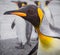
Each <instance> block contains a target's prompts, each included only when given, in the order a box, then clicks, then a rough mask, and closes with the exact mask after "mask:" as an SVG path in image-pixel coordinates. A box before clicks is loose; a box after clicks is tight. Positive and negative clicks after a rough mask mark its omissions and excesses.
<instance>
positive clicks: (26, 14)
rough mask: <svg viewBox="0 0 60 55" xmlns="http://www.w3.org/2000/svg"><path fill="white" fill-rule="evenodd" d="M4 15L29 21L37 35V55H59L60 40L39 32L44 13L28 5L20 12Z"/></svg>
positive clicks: (8, 12) (10, 12) (9, 12)
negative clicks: (15, 16) (11, 15)
mask: <svg viewBox="0 0 60 55" xmlns="http://www.w3.org/2000/svg"><path fill="white" fill-rule="evenodd" d="M4 14H14V15H18V16H21V17H22V18H23V19H25V20H27V21H29V22H30V23H31V24H32V25H33V26H34V28H35V29H36V31H37V34H38V51H37V55H60V43H59V42H60V39H58V38H55V37H54V36H49V35H46V34H43V33H42V32H41V30H40V27H41V25H42V21H43V18H44V12H43V11H42V9H41V8H39V7H37V6H35V5H28V6H26V7H24V8H21V9H20V10H13V11H7V12H5V13H4Z"/></svg>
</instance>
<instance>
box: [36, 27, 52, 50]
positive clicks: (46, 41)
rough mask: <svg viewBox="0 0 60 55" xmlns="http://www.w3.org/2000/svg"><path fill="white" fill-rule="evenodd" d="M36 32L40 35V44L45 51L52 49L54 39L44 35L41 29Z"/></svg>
mask: <svg viewBox="0 0 60 55" xmlns="http://www.w3.org/2000/svg"><path fill="white" fill-rule="evenodd" d="M36 30H37V33H38V40H39V44H40V43H41V46H42V48H44V49H48V48H50V47H51V43H52V38H51V37H49V36H46V35H44V34H42V33H41V32H40V29H39V28H37V29H36Z"/></svg>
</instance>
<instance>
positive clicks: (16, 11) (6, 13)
mask: <svg viewBox="0 0 60 55" xmlns="http://www.w3.org/2000/svg"><path fill="white" fill-rule="evenodd" d="M8 14H13V15H17V16H21V17H26V16H27V14H26V13H25V12H23V11H20V10H15V11H7V12H5V13H4V15H8Z"/></svg>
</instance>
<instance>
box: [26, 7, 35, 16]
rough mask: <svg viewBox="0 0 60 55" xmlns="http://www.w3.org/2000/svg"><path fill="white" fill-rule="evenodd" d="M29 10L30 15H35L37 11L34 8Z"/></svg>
mask: <svg viewBox="0 0 60 55" xmlns="http://www.w3.org/2000/svg"><path fill="white" fill-rule="evenodd" d="M27 12H28V14H29V15H34V13H35V12H34V9H33V8H30V9H29V10H28V11H27Z"/></svg>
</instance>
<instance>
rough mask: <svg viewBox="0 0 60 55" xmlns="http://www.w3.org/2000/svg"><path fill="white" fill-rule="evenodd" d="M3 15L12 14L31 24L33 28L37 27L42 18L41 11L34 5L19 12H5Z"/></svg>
mask: <svg viewBox="0 0 60 55" xmlns="http://www.w3.org/2000/svg"><path fill="white" fill-rule="evenodd" d="M4 14H14V15H17V16H21V17H22V18H23V19H25V20H27V21H29V22H30V23H32V25H33V26H34V27H36V28H37V27H39V26H40V23H41V21H42V18H43V16H44V14H43V11H42V9H40V8H39V7H37V6H35V5H27V6H25V7H22V8H20V9H19V10H14V11H7V12H5V13H4Z"/></svg>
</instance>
